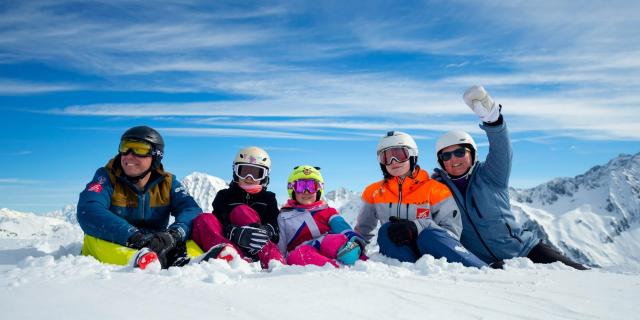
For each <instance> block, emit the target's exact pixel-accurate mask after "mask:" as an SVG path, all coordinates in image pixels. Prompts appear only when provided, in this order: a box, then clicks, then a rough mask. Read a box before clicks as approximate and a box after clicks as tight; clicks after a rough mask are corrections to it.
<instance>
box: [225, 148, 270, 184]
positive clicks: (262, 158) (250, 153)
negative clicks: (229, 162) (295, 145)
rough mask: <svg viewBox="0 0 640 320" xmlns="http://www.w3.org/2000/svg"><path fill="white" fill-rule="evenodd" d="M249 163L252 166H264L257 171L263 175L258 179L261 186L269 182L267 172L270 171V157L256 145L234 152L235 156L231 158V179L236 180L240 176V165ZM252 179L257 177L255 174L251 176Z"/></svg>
mask: <svg viewBox="0 0 640 320" xmlns="http://www.w3.org/2000/svg"><path fill="white" fill-rule="evenodd" d="M245 164H246V165H249V166H254V167H261V168H264V171H260V169H258V171H259V172H260V173H259V174H260V175H261V176H262V177H263V178H262V179H261V181H260V184H261V185H263V186H267V185H268V184H269V173H270V171H271V158H270V157H269V154H268V153H267V152H266V151H264V150H263V149H261V148H258V147H247V148H244V149H242V150H240V151H238V154H236V158H235V159H234V160H233V181H236V182H237V181H238V180H239V179H240V177H239V176H238V173H239V172H240V171H239V170H240V169H241V168H240V166H241V165H245ZM252 177H253V178H254V179H259V178H258V177H256V176H252Z"/></svg>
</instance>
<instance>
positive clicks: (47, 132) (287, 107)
mask: <svg viewBox="0 0 640 320" xmlns="http://www.w3.org/2000/svg"><path fill="white" fill-rule="evenodd" d="M238 3H239V2H237V1H200V2H199V1H168V2H163V3H162V4H161V3H158V2H154V1H152V2H148V1H4V2H2V3H1V4H0V113H1V114H2V116H1V117H0V119H1V120H0V124H1V125H0V207H8V208H11V209H15V210H23V211H32V212H37V213H43V212H48V211H51V210H55V209H59V208H61V207H62V206H63V205H66V204H71V203H75V202H77V197H78V193H79V192H80V191H81V190H82V189H83V188H84V185H85V184H86V183H87V182H88V181H89V180H90V179H91V177H92V176H93V173H94V172H95V170H96V169H97V168H98V167H100V166H102V165H104V164H105V163H106V162H107V160H108V159H109V158H111V157H112V156H114V155H115V153H116V149H117V145H118V139H119V137H120V135H121V134H122V132H123V131H124V130H126V129H127V128H129V127H131V126H135V125H141V124H146V125H149V126H152V127H154V128H157V129H158V130H159V131H160V132H161V133H162V134H163V135H164V137H165V140H166V143H167V147H166V157H165V160H164V163H165V166H166V168H167V169H168V170H169V171H171V172H173V173H174V174H176V175H177V176H178V178H180V179H181V178H182V177H184V176H186V175H188V174H189V173H191V172H193V171H200V172H205V173H208V174H211V175H215V176H218V177H221V178H223V179H225V180H229V179H230V178H231V162H232V159H233V157H234V155H235V153H236V152H237V150H238V149H240V148H242V147H245V146H249V145H257V146H260V147H263V148H265V149H266V150H267V151H268V152H269V153H270V154H271V156H272V159H273V163H274V165H273V170H272V183H271V185H270V189H271V190H272V191H274V192H276V193H277V194H279V198H280V199H281V200H282V199H283V197H284V195H285V184H286V177H287V176H288V174H289V172H290V170H291V168H292V167H293V166H295V165H298V164H304V163H307V164H313V165H317V166H320V167H322V168H323V173H324V176H325V179H326V180H327V189H329V190H331V189H335V188H337V187H340V186H344V187H346V188H348V189H351V190H355V191H360V190H362V189H363V188H364V187H365V186H366V185H367V184H368V183H371V182H373V181H376V180H379V179H380V178H381V174H380V172H379V167H378V164H377V162H376V156H375V146H376V143H377V140H378V139H379V137H381V136H382V135H383V134H384V133H385V132H386V131H388V130H401V131H405V132H408V133H410V134H412V135H413V136H414V137H415V138H416V140H417V143H418V146H419V147H420V159H419V163H420V164H421V165H422V166H423V167H424V168H426V169H428V170H429V171H431V170H432V168H433V167H434V166H435V165H436V164H435V157H434V150H433V149H434V144H435V140H436V139H437V138H438V137H439V136H440V135H441V134H442V133H444V132H445V131H448V130H451V129H462V130H466V131H469V132H471V133H472V134H473V136H474V138H475V139H476V141H477V142H478V143H479V145H480V155H481V157H482V158H484V156H485V155H486V152H487V145H486V138H485V137H484V135H483V134H482V132H481V131H480V130H479V128H478V126H477V124H478V120H477V118H476V117H475V115H474V114H473V113H472V112H471V111H470V110H469V109H468V108H467V107H466V105H464V103H463V101H462V93H463V92H464V90H465V89H466V88H467V87H469V86H471V85H474V84H483V85H484V86H485V87H486V88H487V90H488V91H489V92H490V93H491V94H492V96H493V97H494V99H495V100H496V101H497V102H498V103H501V104H502V105H503V114H504V116H505V119H506V121H507V123H508V125H509V128H510V131H511V137H512V139H513V147H514V163H513V169H512V175H511V185H512V186H514V187H532V186H535V185H537V184H539V183H543V182H545V181H547V180H549V179H552V178H554V177H564V176H575V175H577V174H581V173H583V172H584V171H586V170H588V169H589V168H591V167H592V166H595V165H598V164H604V163H606V161H607V160H609V159H611V158H613V157H615V156H617V155H618V154H620V153H628V154H635V153H637V152H639V151H640V125H638V123H640V108H639V107H640V90H639V88H640V19H638V18H637V13H638V12H640V3H639V2H637V1H588V2H585V1H535V2H531V1H508V2H504V1H491V0H484V1H402V2H397V1H362V2H357V1H352V2H348V1H346V2H345V1H255V2H242V4H238Z"/></svg>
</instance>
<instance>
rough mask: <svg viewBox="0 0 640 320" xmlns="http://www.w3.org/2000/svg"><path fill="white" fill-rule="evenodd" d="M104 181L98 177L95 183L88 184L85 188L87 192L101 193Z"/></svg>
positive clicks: (103, 178)
mask: <svg viewBox="0 0 640 320" xmlns="http://www.w3.org/2000/svg"><path fill="white" fill-rule="evenodd" d="M105 181H107V179H105V177H100V178H98V181H96V182H94V183H92V184H90V185H89V186H88V187H87V191H90V192H95V193H100V192H102V184H103V183H104V182H105Z"/></svg>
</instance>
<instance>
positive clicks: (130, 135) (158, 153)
mask: <svg viewBox="0 0 640 320" xmlns="http://www.w3.org/2000/svg"><path fill="white" fill-rule="evenodd" d="M125 139H128V140H137V141H145V142H148V143H149V144H151V146H152V147H153V149H152V150H151V155H152V156H153V158H154V160H156V161H157V162H160V160H162V157H163V156H164V139H162V136H161V135H160V133H159V132H158V131H156V130H155V129H153V128H151V127H147V126H137V127H133V128H130V129H129V130H127V131H125V132H124V133H123V134H122V138H120V140H121V141H122V140H125Z"/></svg>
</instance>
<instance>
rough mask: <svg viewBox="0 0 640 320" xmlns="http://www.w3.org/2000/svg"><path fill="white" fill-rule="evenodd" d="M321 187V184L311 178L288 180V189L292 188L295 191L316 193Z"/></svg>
mask: <svg viewBox="0 0 640 320" xmlns="http://www.w3.org/2000/svg"><path fill="white" fill-rule="evenodd" d="M321 188H322V184H321V183H320V182H318V181H316V180H313V179H300V180H296V181H294V182H290V183H289V186H288V189H293V191H294V192H295V193H304V192H305V191H308V192H309V193H316V192H318V190H320V189H321Z"/></svg>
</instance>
